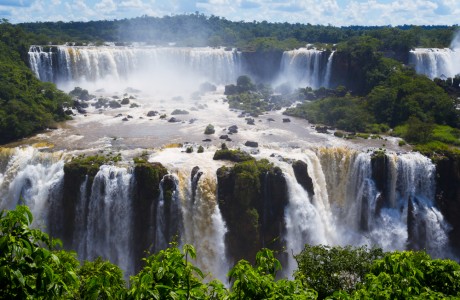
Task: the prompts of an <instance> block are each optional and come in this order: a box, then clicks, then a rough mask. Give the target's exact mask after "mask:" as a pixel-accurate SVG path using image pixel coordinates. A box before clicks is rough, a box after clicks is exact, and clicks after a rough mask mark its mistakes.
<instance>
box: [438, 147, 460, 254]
mask: <svg viewBox="0 0 460 300" xmlns="http://www.w3.org/2000/svg"><path fill="white" fill-rule="evenodd" d="M435 164H436V205H437V206H438V207H439V209H440V210H441V212H442V214H443V215H444V217H445V218H446V221H447V222H448V223H449V224H450V225H451V226H452V230H451V231H450V232H449V239H450V242H451V245H452V247H453V248H454V251H455V254H456V255H457V256H460V239H459V237H460V157H459V156H454V155H449V156H446V157H443V158H442V159H437V160H436V161H435Z"/></svg>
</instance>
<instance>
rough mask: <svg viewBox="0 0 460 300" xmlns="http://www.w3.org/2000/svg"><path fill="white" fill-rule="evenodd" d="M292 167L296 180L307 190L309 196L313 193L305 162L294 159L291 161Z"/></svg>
mask: <svg viewBox="0 0 460 300" xmlns="http://www.w3.org/2000/svg"><path fill="white" fill-rule="evenodd" d="M292 169H294V175H295V178H296V179H297V182H298V183H299V184H300V185H301V186H302V187H303V188H304V189H305V190H306V191H307V192H308V194H309V195H310V197H311V196H312V195H314V194H315V191H314V189H313V180H312V179H311V177H310V175H308V165H307V163H305V162H303V161H301V160H296V161H294V162H293V163H292Z"/></svg>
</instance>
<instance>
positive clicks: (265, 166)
mask: <svg viewBox="0 0 460 300" xmlns="http://www.w3.org/2000/svg"><path fill="white" fill-rule="evenodd" d="M217 182H218V184H217V195H218V199H219V201H218V205H219V207H220V210H221V212H222V217H223V219H224V221H225V223H226V224H227V229H228V232H227V234H226V236H225V242H226V244H227V245H232V247H229V249H228V255H229V257H230V259H231V260H233V261H238V260H240V259H243V258H244V259H246V260H249V261H251V262H253V261H254V257H255V254H256V252H257V251H258V250H259V249H260V248H263V247H268V248H271V249H275V250H276V249H281V248H282V247H283V246H284V241H283V240H282V239H279V238H278V237H280V236H283V234H284V232H283V231H284V230H283V228H285V226H284V222H285V220H284V208H285V206H286V205H287V203H288V190H287V184H286V180H285V178H284V176H283V174H282V171H281V170H280V169H279V168H277V167H274V166H273V165H271V164H269V163H268V161H266V160H261V161H255V160H252V161H249V162H248V161H246V162H244V163H237V164H236V165H235V167H233V168H229V167H221V168H219V169H218V170H217ZM254 186H260V188H258V189H255V188H254ZM278 258H279V257H278Z"/></svg>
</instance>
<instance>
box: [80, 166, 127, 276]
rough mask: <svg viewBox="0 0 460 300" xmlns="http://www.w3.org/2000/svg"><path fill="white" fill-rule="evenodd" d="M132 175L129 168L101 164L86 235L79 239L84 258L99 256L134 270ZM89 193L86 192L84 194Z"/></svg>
mask: <svg viewBox="0 0 460 300" xmlns="http://www.w3.org/2000/svg"><path fill="white" fill-rule="evenodd" d="M131 177H132V174H131V173H130V172H128V170H127V169H126V168H119V167H115V166H106V165H104V166H101V168H100V170H99V172H98V173H97V174H96V176H95V177H94V182H93V185H92V187H91V195H90V197H89V199H88V203H87V207H88V208H87V212H86V215H85V216H84V218H85V220H84V221H83V222H82V223H80V224H77V226H79V225H84V226H85V228H80V229H78V230H79V231H80V230H83V232H84V237H83V238H82V239H81V240H79V241H75V242H77V245H78V246H77V249H79V250H80V249H81V250H83V251H81V252H80V253H78V254H79V255H80V257H79V258H80V259H81V260H94V259H95V258H97V257H98V256H102V257H103V258H104V259H108V260H110V261H111V262H112V263H115V264H117V265H118V266H120V268H121V269H122V270H124V271H125V272H127V273H128V274H132V273H133V270H132V265H133V261H132V257H131V255H130V246H131V242H132V241H131V240H130V237H131V232H130V229H129V228H130V226H131V214H132V207H131V203H130V199H131ZM84 194H85V193H83V194H82V196H85V195H84Z"/></svg>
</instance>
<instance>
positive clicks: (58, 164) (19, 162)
mask: <svg viewBox="0 0 460 300" xmlns="http://www.w3.org/2000/svg"><path fill="white" fill-rule="evenodd" d="M63 167H64V161H63V160H62V153H61V152H56V153H42V152H40V151H39V150H38V149H35V148H33V147H25V148H14V149H3V148H2V149H0V210H1V209H13V208H14V207H16V205H19V204H25V205H27V206H29V207H30V209H31V211H32V213H33V215H34V226H39V227H43V229H46V228H44V227H46V224H45V223H44V220H46V218H47V210H48V208H49V202H50V199H51V198H53V196H55V195H54V193H53V192H54V191H56V190H59V189H60V187H61V183H62V179H63V176H64V170H63Z"/></svg>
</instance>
